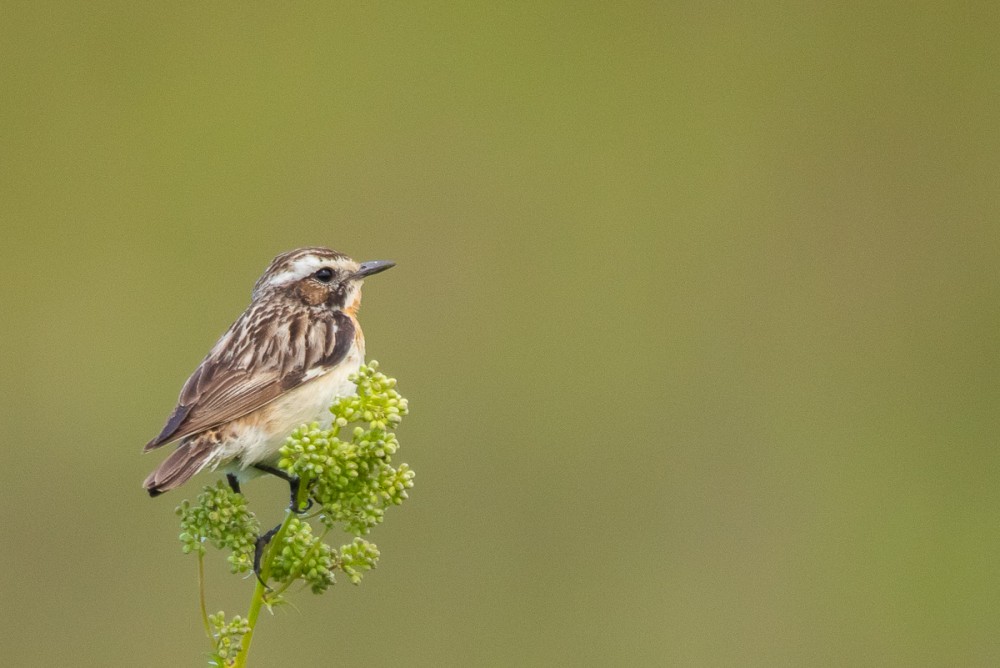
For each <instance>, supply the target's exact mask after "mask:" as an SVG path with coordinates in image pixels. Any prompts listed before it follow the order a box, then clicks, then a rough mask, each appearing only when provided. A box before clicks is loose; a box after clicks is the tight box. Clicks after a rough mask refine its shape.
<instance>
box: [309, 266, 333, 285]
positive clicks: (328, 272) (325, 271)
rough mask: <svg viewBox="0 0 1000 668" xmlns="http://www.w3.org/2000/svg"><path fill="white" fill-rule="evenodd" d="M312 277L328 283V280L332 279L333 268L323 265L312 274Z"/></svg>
mask: <svg viewBox="0 0 1000 668" xmlns="http://www.w3.org/2000/svg"><path fill="white" fill-rule="evenodd" d="M313 277H314V278H315V279H316V280H317V281H319V282H320V283H329V282H330V281H332V280H333V269H330V268H329V267H323V268H322V269H320V270H319V271H317V272H316V273H315V274H313Z"/></svg>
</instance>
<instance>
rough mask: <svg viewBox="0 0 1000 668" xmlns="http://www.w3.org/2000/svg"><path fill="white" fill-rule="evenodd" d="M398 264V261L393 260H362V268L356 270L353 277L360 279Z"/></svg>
mask: <svg viewBox="0 0 1000 668" xmlns="http://www.w3.org/2000/svg"><path fill="white" fill-rule="evenodd" d="M395 266H396V263H395V262H393V261H392V260H371V261H369V262H362V263H361V268H360V269H358V270H357V271H356V272H354V275H353V276H351V278H354V279H358V278H364V277H365V276H371V275H372V274H377V273H379V272H381V271H385V270H386V269H392V268H393V267H395Z"/></svg>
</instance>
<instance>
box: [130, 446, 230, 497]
mask: <svg viewBox="0 0 1000 668" xmlns="http://www.w3.org/2000/svg"><path fill="white" fill-rule="evenodd" d="M214 445H215V444H214V443H209V442H206V441H205V440H202V439H198V438H195V439H192V440H190V441H186V442H184V443H181V444H180V446H179V447H178V448H177V449H176V450H174V451H173V452H172V453H170V456H169V457H167V458H166V459H164V460H163V463H161V464H160V465H159V466H157V467H156V470H155V471H153V472H152V473H150V474H149V477H147V478H146V480H145V482H143V483H142V486H143V487H145V488H146V491H147V492H149V495H150V496H159V495H160V494H163V493H164V492H169V491H170V490H172V489H173V488H175V487H179V486H181V485H183V484H184V483H185V482H187V481H188V479H190V478H191V476H193V475H194V474H195V473H197V472H198V471H200V470H202V469H203V468H204V467H205V465H206V464H207V463H208V460H209V458H210V457H211V456H212V451H213V449H214Z"/></svg>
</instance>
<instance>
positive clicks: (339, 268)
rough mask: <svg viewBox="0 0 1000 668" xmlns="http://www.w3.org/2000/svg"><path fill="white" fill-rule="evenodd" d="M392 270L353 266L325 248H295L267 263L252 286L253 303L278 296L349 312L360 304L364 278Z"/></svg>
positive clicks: (373, 264) (380, 265)
mask: <svg viewBox="0 0 1000 668" xmlns="http://www.w3.org/2000/svg"><path fill="white" fill-rule="evenodd" d="M393 266H395V263H394V262H390V261H388V260H373V261H370V262H355V261H354V260H352V259H351V258H349V257H347V256H346V255H344V254H343V253H338V252H337V251H335V250H330V249H329V248H322V247H318V246H317V247H311V248H299V249H297V250H293V251H289V252H287V253H282V254H281V255H279V256H278V257H276V258H274V260H272V261H271V264H270V266H268V268H267V269H266V270H265V271H264V274H263V275H262V276H261V277H260V278H259V279H258V280H257V283H256V284H255V285H254V286H253V299H254V301H256V300H258V299H260V298H262V297H264V296H265V295H270V294H274V293H276V292H280V293H284V294H285V295H286V296H288V297H290V298H292V299H297V300H300V301H302V302H303V303H305V304H307V305H309V306H319V305H327V306H329V307H330V308H335V309H340V310H346V311H352V312H353V311H356V310H357V308H358V305H359V303H360V302H361V284H362V283H363V282H364V279H365V277H367V276H371V275H372V274H377V273H379V272H382V271H385V270H386V269H389V268H390V267H393Z"/></svg>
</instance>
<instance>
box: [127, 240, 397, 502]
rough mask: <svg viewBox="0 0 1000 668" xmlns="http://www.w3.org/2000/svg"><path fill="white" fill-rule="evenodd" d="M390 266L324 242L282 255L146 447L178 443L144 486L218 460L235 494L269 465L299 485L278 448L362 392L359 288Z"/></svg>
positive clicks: (174, 481)
mask: <svg viewBox="0 0 1000 668" xmlns="http://www.w3.org/2000/svg"><path fill="white" fill-rule="evenodd" d="M392 266H394V263H393V262H389V261H385V260H377V261H374V262H361V263H358V262H355V261H354V260H352V259H351V258H349V257H347V256H346V255H344V254H343V253H338V252H337V251H333V250H330V249H328V248H319V247H315V248H300V249H298V250H293V251H290V252H288V253H283V254H281V255H279V256H278V257H276V258H274V260H273V261H272V262H271V264H270V266H268V268H267V270H266V271H265V272H264V274H263V275H262V276H261V277H260V279H258V281H257V283H256V284H255V285H254V287H253V294H252V298H251V302H250V306H248V307H247V309H246V310H245V311H244V312H243V314H242V315H241V316H240V317H239V318H237V319H236V322H234V323H233V324H232V326H231V327H230V328H229V330H228V331H226V333H225V334H223V335H222V338H220V339H219V340H218V342H216V344H215V346H214V347H213V348H212V349H211V350H210V351H209V353H208V355H207V356H206V357H205V359H204V360H203V361H202V363H201V364H200V365H199V366H198V368H197V369H195V371H194V373H193V374H191V377H190V378H188V380H187V382H186V383H184V387H183V388H182V389H181V394H180V398H179V399H178V401H177V407H176V408H174V411H173V413H171V414H170V417H169V418H168V419H167V424H166V425H165V426H164V427H163V430H162V431H161V432H160V435H159V436H157V437H156V438H154V439H153V440H152V441H150V442H149V443H147V444H146V447H145V448H144V449H143V452H148V451H149V450H152V449H154V448H158V447H160V446H161V445H166V444H167V443H171V442H174V441H179V445H178V446H177V449H176V450H174V451H173V452H172V453H171V454H170V456H168V457H167V458H166V459H165V460H164V461H163V462H162V463H161V464H160V465H159V466H157V467H156V470H154V471H153V472H152V473H150V474H149V477H147V478H146V481H145V482H144V483H143V486H144V487H145V488H146V490H147V491H148V492H149V494H150V496H157V495H159V494H162V493H163V492H166V491H169V490H171V489H174V488H175V487H177V486H179V485H181V484H183V483H184V482H186V481H187V480H188V479H189V478H191V476H193V475H194V474H196V473H198V472H199V471H201V470H203V469H205V468H212V469H215V468H217V467H220V466H221V467H222V470H223V471H224V472H226V474H227V478H228V479H229V483H230V485H232V487H233V489H234V490H235V491H239V483H240V481H241V480H245V479H246V478H248V477H253V476H254V475H259V474H260V473H261V472H267V473H273V474H275V475H278V476H280V477H283V478H285V479H286V480H288V481H289V482H290V483H292V484H293V487H294V483H295V482H296V481H295V480H292V479H290V478H289V477H288V476H287V475H284V474H283V473H282V472H281V471H280V470H279V469H277V468H276V465H277V460H278V458H279V456H278V450H279V448H280V447H281V445H282V444H283V443H284V441H285V437H286V436H287V435H288V434H289V433H290V432H291V431H292V430H293V429H295V428H296V427H298V426H300V425H302V424H305V423H310V422H319V423H320V424H321V425H322V426H324V427H328V426H329V425H330V421H331V419H332V414H331V413H330V411H329V410H328V408H329V406H330V405H331V404H332V403H333V400H334V399H335V398H336V397H338V396H347V395H350V394H353V393H354V391H355V387H354V383H352V382H351V381H350V379H349V378H348V377H349V376H350V375H351V374H352V373H354V372H356V371H357V370H358V368H359V367H360V366H361V364H363V363H364V361H365V337H364V335H363V334H362V333H361V326H360V325H359V324H358V307H359V306H360V304H361V285H362V283H363V282H364V279H365V277H367V276H371V275H372V274H377V273H379V272H381V271H385V270H386V269H389V268H390V267H392ZM292 496H293V499H294V497H295V491H294V488H293V494H292ZM293 503H294V501H293Z"/></svg>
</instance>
